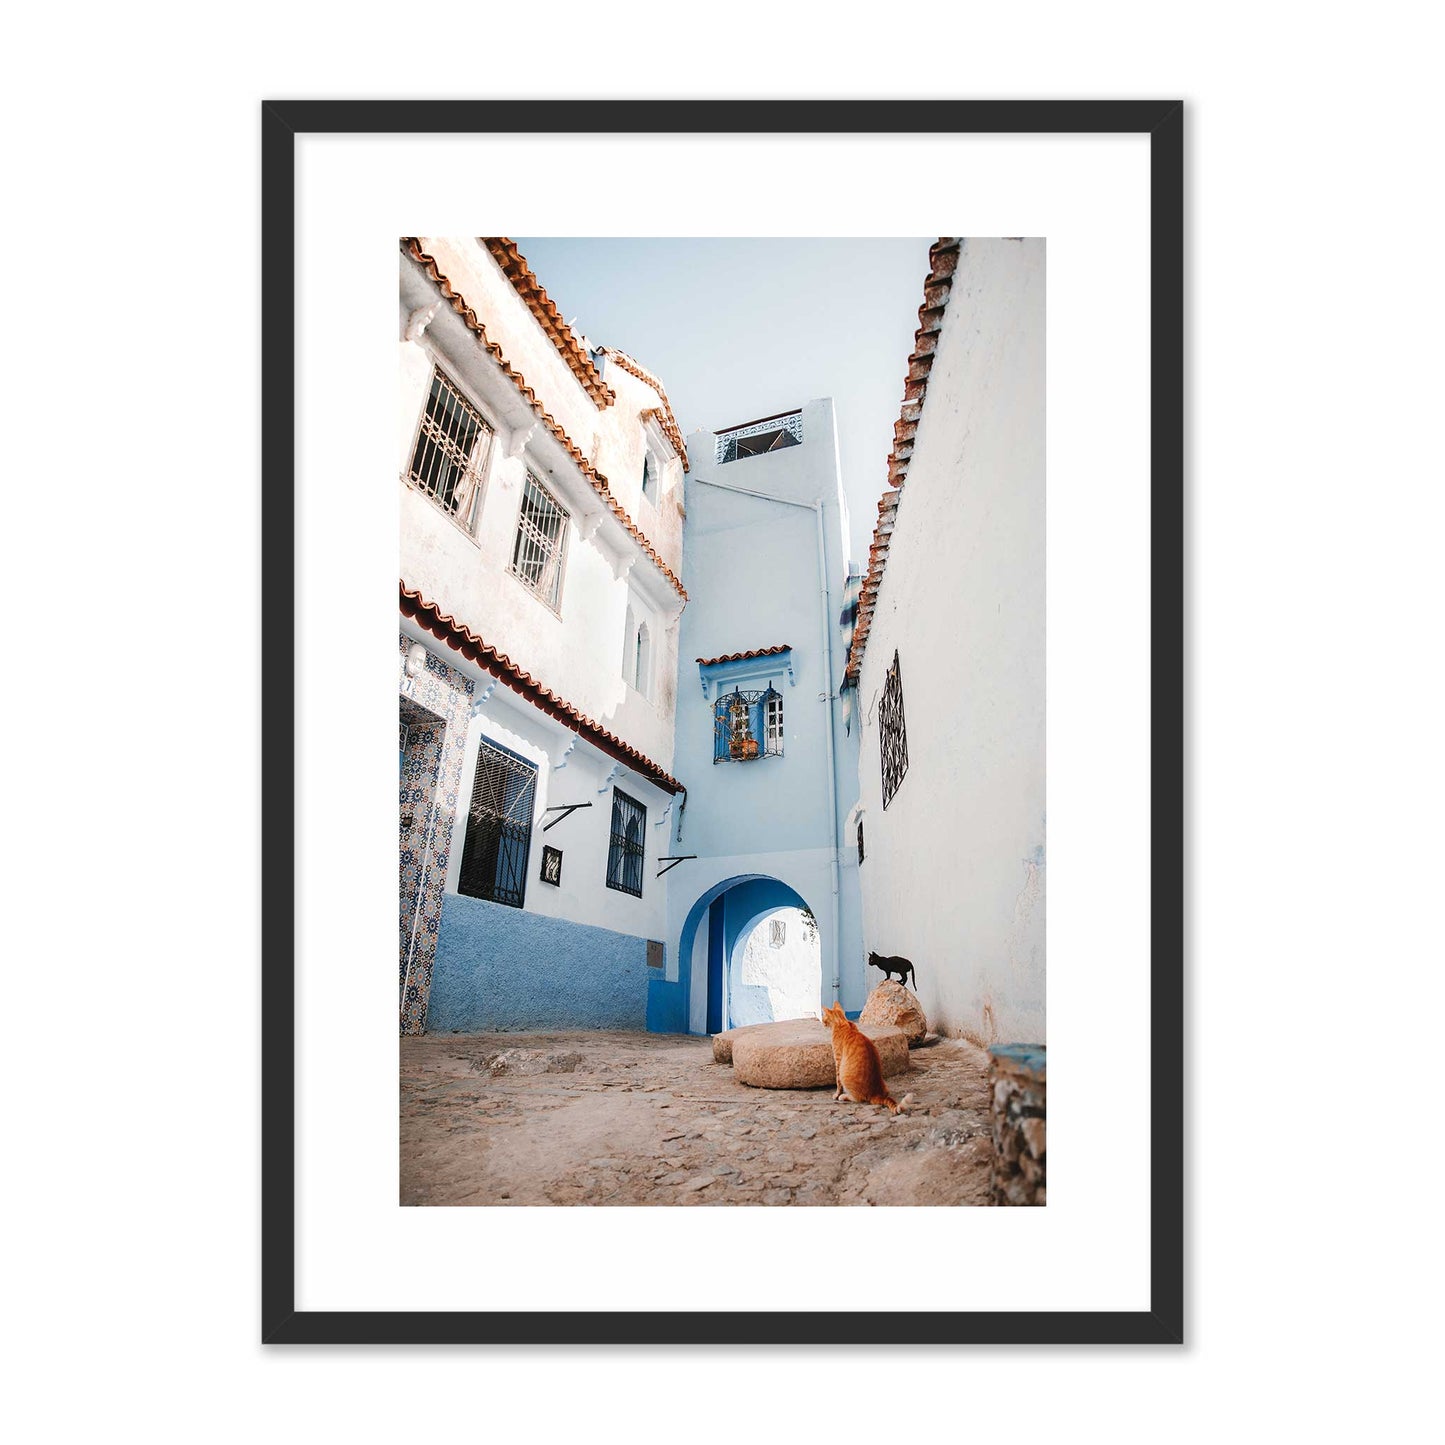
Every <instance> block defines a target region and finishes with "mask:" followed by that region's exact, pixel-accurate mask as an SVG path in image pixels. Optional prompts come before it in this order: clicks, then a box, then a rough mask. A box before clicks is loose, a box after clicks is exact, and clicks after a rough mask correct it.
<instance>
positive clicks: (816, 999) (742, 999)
mask: <svg viewBox="0 0 1445 1445" xmlns="http://www.w3.org/2000/svg"><path fill="white" fill-rule="evenodd" d="M805 914H806V915H807V916H808V917H811V909H810V908H809V905H808V901H807V899H805V898H804V897H803V896H802V894H800V893H798V892H797V891H796V890H795V889H794V888H792V887H790V886H789V885H788V884H786V883H784V882H783V881H782V880H781V879H779V878H774V877H771V876H769V875H767V874H759V873H750V874H740V875H738V876H736V877H733V878H727V879H724V880H723V881H722V882H720V883H716V884H714V885H713V886H712V887H711V888H709V889H707V890H706V892H704V893H703V894H702V895H701V896H700V897H699V898H698V899H697V901H696V902H695V903H694V904H693V905H692V907H691V909H690V910H689V911H688V915H687V919H686V922H685V923H684V924H683V929H682V936H681V938H680V940H679V948H678V965H679V982H680V983H681V984H682V986H683V987H682V993H683V998H684V1002H683V1008H684V1010H685V1013H684V1017H685V1019H686V1026H687V1028H688V1030H689V1032H692V1033H710V1034H713V1033H720V1032H721V1031H722V1030H723V1029H725V1028H728V1027H730V1026H731V1024H732V1023H734V1022H741V1021H744V1020H746V1021H747V1022H762V1021H763V1019H762V1018H761V1017H760V1015H761V1014H762V1013H763V1012H764V1011H765V1009H764V998H765V996H766V1002H767V1009H768V1010H771V1009H772V1008H774V1007H776V1005H775V1004H774V1001H773V990H772V987H771V982H772V981H775V982H777V983H778V984H779V985H780V987H779V988H778V990H777V994H778V1000H779V1002H780V1003H782V1004H783V1006H784V1007H786V1008H788V1009H789V1010H792V1009H796V1010H797V1012H789V1013H788V1014H787V1015H785V1016H788V1017H799V1016H802V1015H803V1014H812V1013H814V1012H816V1011H817V1010H818V1009H819V1008H821V1007H822V1003H823V1000H822V968H821V962H819V963H818V965H817V967H816V971H815V972H813V974H812V981H811V984H804V983H803V982H802V981H801V977H800V970H797V971H790V970H786V969H783V968H778V969H773V970H769V969H767V968H763V969H759V968H758V967H757V965H756V957H757V954H756V950H754V953H753V961H752V962H751V963H750V960H749V953H748V950H749V944H750V941H751V940H752V937H753V935H754V934H755V933H756V932H758V931H759V929H760V927H761V928H762V930H763V931H764V937H765V946H767V947H771V937H772V929H771V927H770V925H771V924H772V923H773V922H774V921H777V920H779V919H780V918H781V921H782V922H783V923H784V931H783V937H784V940H785V942H786V939H787V934H788V929H787V925H788V922H789V921H790V920H796V921H797V929H796V932H797V933H798V934H799V935H800V936H799V937H798V938H797V940H796V943H797V945H798V946H797V947H796V949H795V952H796V953H797V954H798V955H799V957H800V958H801V956H802V955H803V953H804V948H803V945H804V944H806V945H807V946H808V948H809V949H811V948H812V947H814V946H815V945H816V925H814V927H813V930H812V932H813V937H812V938H804V937H802V936H801V935H802V934H803V931H804V929H803V922H802V920H803V917H804V915H805ZM819 958H821V955H819ZM778 962H779V963H780V964H781V960H779V961H778ZM770 972H771V973H774V974H776V975H777V976H776V978H775V980H772V981H770V980H769V979H768V978H767V975H768V974H769V973H770ZM784 974H786V977H784ZM759 979H761V980H762V981H761V982H758V981H757V980H759ZM745 980H753V981H745ZM809 987H811V988H813V990H814V993H813V996H812V998H811V1000H810V1001H808V1002H806V1003H805V1002H804V999H805V997H806V990H807V989H808V988H809ZM759 989H761V990H762V992H761V993H759V992H757V990H759ZM749 990H752V992H749ZM735 1012H739V1013H741V1014H742V1015H743V1019H735V1018H734V1013H735Z"/></svg>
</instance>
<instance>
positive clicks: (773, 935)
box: [768, 918, 788, 948]
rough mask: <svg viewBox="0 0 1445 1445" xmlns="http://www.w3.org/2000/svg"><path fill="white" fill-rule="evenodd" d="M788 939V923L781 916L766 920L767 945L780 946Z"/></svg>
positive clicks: (770, 946) (771, 946)
mask: <svg viewBox="0 0 1445 1445" xmlns="http://www.w3.org/2000/svg"><path fill="white" fill-rule="evenodd" d="M787 940H788V925H787V923H786V921H785V920H783V919H781V918H774V919H771V920H769V922H768V947H769V948H781V947H782V946H783V944H784V943H786V942H787Z"/></svg>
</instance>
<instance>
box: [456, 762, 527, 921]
mask: <svg viewBox="0 0 1445 1445" xmlns="http://www.w3.org/2000/svg"><path fill="white" fill-rule="evenodd" d="M536 796H537V769H536V768H535V767H534V766H533V765H532V764H531V763H529V762H528V761H527V760H526V759H525V758H520V757H518V756H517V754H516V753H513V752H509V751H508V750H507V749H506V748H499V747H497V746H496V745H495V744H493V743H489V742H487V741H486V739H485V738H484V739H483V740H482V744H481V746H480V747H479V748H478V749H477V770H476V773H475V775H474V776H473V779H472V800H471V804H470V806H469V807H468V809H467V836H466V843H465V844H464V846H463V848H462V868H461V875H460V876H459V877H458V879H457V892H458V893H464V894H465V895H466V896H467V897H468V898H485V899H488V900H490V901H491V902H493V903H505V904H506V905H507V906H508V907H510V908H520V907H521V906H522V901H523V899H524V898H525V897H526V892H527V858H528V855H529V854H530V853H531V850H532V805H533V802H534V800H535V798H536Z"/></svg>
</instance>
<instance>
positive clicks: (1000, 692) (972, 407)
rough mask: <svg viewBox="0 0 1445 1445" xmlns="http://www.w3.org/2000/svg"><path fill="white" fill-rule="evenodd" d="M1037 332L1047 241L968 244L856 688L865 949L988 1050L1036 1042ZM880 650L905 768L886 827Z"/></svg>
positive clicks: (1039, 857)
mask: <svg viewBox="0 0 1445 1445" xmlns="http://www.w3.org/2000/svg"><path fill="white" fill-rule="evenodd" d="M1044 321H1045V306H1044V243H1043V242H1042V241H1041V240H1028V241H1004V240H983V241H976V240H969V241H967V242H966V243H965V245H964V249H963V254H962V256H961V258H960V261H959V265H958V270H957V272H956V274H955V276H954V281H953V292H952V297H951V299H950V302H949V306H948V310H947V312H946V314H945V318H944V323H943V330H942V333H941V335H940V338H939V345H938V351H937V354H936V357H935V360H934V364H933V371H932V374H931V376H930V379H929V384H928V392H927V398H926V401H925V404H924V409H923V415H922V419H921V421H920V424H919V428H918V435H917V439H916V444H915V449H914V456H913V461H912V464H911V466H910V469H909V473H908V478H907V481H906V482H905V484H904V487H903V494H902V498H901V500H900V503H899V508H898V520H897V527H896V530H895V531H894V533H893V539H892V547H891V552H890V556H889V560H888V565H887V569H886V571H885V574H884V578H883V583H882V587H881V589H880V592H879V597H878V606H877V612H876V615H875V619H874V622H873V628H872V632H871V634H870V637H869V641H868V647H867V651H866V653H865V655H864V661H863V668H862V674H861V679H860V682H861V685H860V688H859V710H860V713H861V716H862V719H863V726H862V734H861V749H860V757H859V770H860V785H861V795H860V802H861V805H862V807H863V809H864V833H865V849H866V855H867V856H866V860H865V861H864V863H863V864H862V866H861V869H860V870H859V876H860V878H861V883H862V892H863V932H864V945H865V947H866V948H868V949H872V950H876V951H877V952H879V953H885V954H902V955H904V956H906V957H908V958H910V959H912V960H913V963H914V965H915V968H916V982H917V992H918V995H919V998H920V1000H921V1002H922V1003H923V1006H924V1008H925V1009H926V1011H927V1013H928V1016H929V1020H930V1022H931V1023H932V1025H933V1026H934V1027H935V1028H937V1029H939V1030H940V1031H941V1032H948V1033H955V1034H958V1033H968V1034H972V1035H976V1036H978V1037H980V1038H982V1039H984V1040H985V1041H994V1040H1003V1041H1013V1042H1044V1041H1045V1032H1044V892H1045V890H1044V875H1045V866H1046V854H1045V777H1044V747H1045V697H1044V661H1045V646H1044V638H1045V614H1044V601H1045V598H1044V496H1045V486H1044V421H1045V410H1044V406H1045V388H1044V380H1045V373H1044V362H1045V353H1044ZM895 648H896V649H897V650H898V653H899V658H900V663H901V672H902V679H903V706H904V715H905V721H906V726H907V736H908V759H909V762H908V772H907V774H906V776H905V777H904V779H903V782H902V784H901V786H900V787H899V789H898V792H897V793H896V794H895V796H894V798H893V799H892V801H891V802H890V804H889V806H888V809H887V810H886V812H885V811H884V809H883V806H882V784H881V761H880V756H879V745H878V726H877V724H878V701H879V697H880V696H881V693H882V690H883V681H884V676H885V673H886V671H887V669H888V666H889V665H890V664H891V662H892V660H893V654H894V649H895ZM1107 697H1108V694H1107V689H1106V688H1103V687H1101V689H1100V706H1107ZM855 858H856V854H855ZM1100 946H1101V947H1102V946H1106V940H1100ZM872 981H874V982H876V981H877V975H876V974H874V975H873V976H872Z"/></svg>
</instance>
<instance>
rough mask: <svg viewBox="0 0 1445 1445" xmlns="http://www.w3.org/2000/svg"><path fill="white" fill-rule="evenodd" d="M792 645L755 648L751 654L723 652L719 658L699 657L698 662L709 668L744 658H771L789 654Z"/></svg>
mask: <svg viewBox="0 0 1445 1445" xmlns="http://www.w3.org/2000/svg"><path fill="white" fill-rule="evenodd" d="M792 650H793V648H792V644H791V643H787V642H780V643H779V644H778V645H777V646H776V647H755V648H753V650H752V651H751V652H725V653H723V655H722V656H721V657H700V658H698V661H699V662H700V663H701V664H702V665H703V666H704V667H711V666H712V665H713V663H715V662H741V661H742V660H743V659H744V658H745V657H772V656H773V655H774V654H775V653H778V652H791V651H792Z"/></svg>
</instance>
